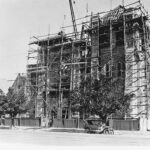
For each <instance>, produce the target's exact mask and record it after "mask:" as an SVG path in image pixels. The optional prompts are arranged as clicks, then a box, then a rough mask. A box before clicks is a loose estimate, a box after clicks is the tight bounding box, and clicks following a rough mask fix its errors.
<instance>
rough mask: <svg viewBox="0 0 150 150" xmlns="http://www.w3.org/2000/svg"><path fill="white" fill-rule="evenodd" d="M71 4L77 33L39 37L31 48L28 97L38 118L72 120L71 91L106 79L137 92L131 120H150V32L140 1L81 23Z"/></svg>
mask: <svg viewBox="0 0 150 150" xmlns="http://www.w3.org/2000/svg"><path fill="white" fill-rule="evenodd" d="M69 2H70V6H71V7H70V8H71V14H72V21H73V26H72V27H74V32H73V33H65V32H63V31H60V32H59V33H58V34H53V35H51V34H49V35H47V36H44V37H34V40H33V41H31V42H30V44H29V45H30V48H29V52H28V61H29V63H28V65H27V80H28V82H27V92H28V93H27V94H28V97H29V100H31V99H32V100H34V102H35V116H36V117H39V116H41V115H44V116H47V115H50V114H51V113H52V112H53V113H55V112H57V117H66V118H67V117H68V114H69V113H68V112H69V109H68V108H69V107H68V100H69V95H70V91H72V90H73V89H74V88H75V87H79V86H80V83H81V80H82V79H83V78H86V77H88V76H90V77H92V78H94V79H99V75H100V74H104V75H106V76H107V77H114V78H121V79H122V80H123V81H124V87H125V91H124V93H134V97H133V98H132V101H131V105H130V108H131V112H130V116H132V117H139V116H144V117H149V95H150V92H149V91H150V89H149V88H150V87H149V85H150V72H149V71H150V68H149V63H150V57H149V56H150V53H149V46H150V45H149V44H150V43H149V38H150V28H149V16H148V13H147V11H146V10H145V9H144V7H143V5H142V4H141V3H140V1H138V2H135V3H132V4H128V5H126V6H121V5H120V6H118V7H116V8H115V9H112V10H109V11H107V12H99V13H96V14H93V13H91V15H87V16H86V17H83V18H79V19H75V17H74V13H73V10H72V4H71V1H69ZM85 18H86V19H85ZM84 20H86V21H84ZM76 22H78V23H76ZM69 27H71V26H67V27H64V28H69ZM79 28H80V29H81V30H80V31H77V29H79ZM31 62H32V63H31ZM33 62H34V63H33ZM55 110H56V111H55Z"/></svg>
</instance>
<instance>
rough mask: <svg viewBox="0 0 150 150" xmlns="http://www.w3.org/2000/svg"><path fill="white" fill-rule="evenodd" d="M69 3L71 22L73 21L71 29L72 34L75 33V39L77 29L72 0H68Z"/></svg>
mask: <svg viewBox="0 0 150 150" xmlns="http://www.w3.org/2000/svg"><path fill="white" fill-rule="evenodd" d="M69 4H70V11H71V17H72V23H73V30H74V34H75V39H77V36H78V31H77V25H76V19H75V15H74V10H73V5H72V0H69Z"/></svg>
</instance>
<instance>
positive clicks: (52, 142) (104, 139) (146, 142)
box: [0, 129, 150, 146]
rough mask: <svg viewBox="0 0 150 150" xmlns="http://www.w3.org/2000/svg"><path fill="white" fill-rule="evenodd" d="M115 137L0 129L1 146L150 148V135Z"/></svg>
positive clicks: (125, 134) (126, 134)
mask: <svg viewBox="0 0 150 150" xmlns="http://www.w3.org/2000/svg"><path fill="white" fill-rule="evenodd" d="M131 133H132V132H127V133H126V132H125V133H122V132H117V134H115V135H104V134H86V133H67V132H49V131H41V130H10V129H9V130H8V129H3V130H2V129H0V144H5V143H7V144H32V145H41V146H42V145H43V146H90V145H91V146H150V134H140V133H139V134H131Z"/></svg>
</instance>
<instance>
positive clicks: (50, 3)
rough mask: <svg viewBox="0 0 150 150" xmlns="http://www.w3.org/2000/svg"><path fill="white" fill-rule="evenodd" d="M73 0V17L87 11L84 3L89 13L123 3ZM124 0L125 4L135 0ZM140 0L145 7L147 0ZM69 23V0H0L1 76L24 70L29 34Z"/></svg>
mask: <svg viewBox="0 0 150 150" xmlns="http://www.w3.org/2000/svg"><path fill="white" fill-rule="evenodd" d="M74 1H75V4H74V5H73V7H74V11H75V17H76V18H80V17H84V16H85V15H86V14H87V9H86V8H87V4H88V13H89V14H90V13H91V12H93V13H97V12H101V11H106V10H109V9H110V8H111V7H112V8H114V7H116V6H118V5H119V4H121V3H122V0H74ZM111 1H112V3H111ZM124 1H125V4H128V3H132V2H134V1H133V0H124ZM135 1H136V0H135ZM142 2H143V4H144V6H145V8H146V9H147V10H148V7H149V6H150V1H149V0H143V1H142ZM149 9H150V8H149ZM64 15H65V16H66V17H64ZM64 18H65V19H64ZM71 24H72V22H71V13H70V7H69V0H0V80H5V82H6V81H8V80H14V79H15V78H16V76H17V74H18V73H26V65H27V52H28V49H29V45H28V44H29V42H30V37H32V36H38V35H46V34H48V32H50V33H57V32H59V31H60V30H61V27H62V26H65V25H71ZM8 82H10V81H8ZM0 84H1V82H0ZM11 84H12V83H11V82H10V83H9V86H10V85H11ZM6 86H8V84H7V85H6ZM1 87H2V86H1V85H0V88H1ZM3 87H4V85H3ZM6 88H7V87H5V88H4V89H5V90H6Z"/></svg>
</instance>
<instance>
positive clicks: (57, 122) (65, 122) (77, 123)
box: [53, 119, 84, 128]
mask: <svg viewBox="0 0 150 150" xmlns="http://www.w3.org/2000/svg"><path fill="white" fill-rule="evenodd" d="M53 127H57V128H84V121H83V120H78V119H54V120H53Z"/></svg>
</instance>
